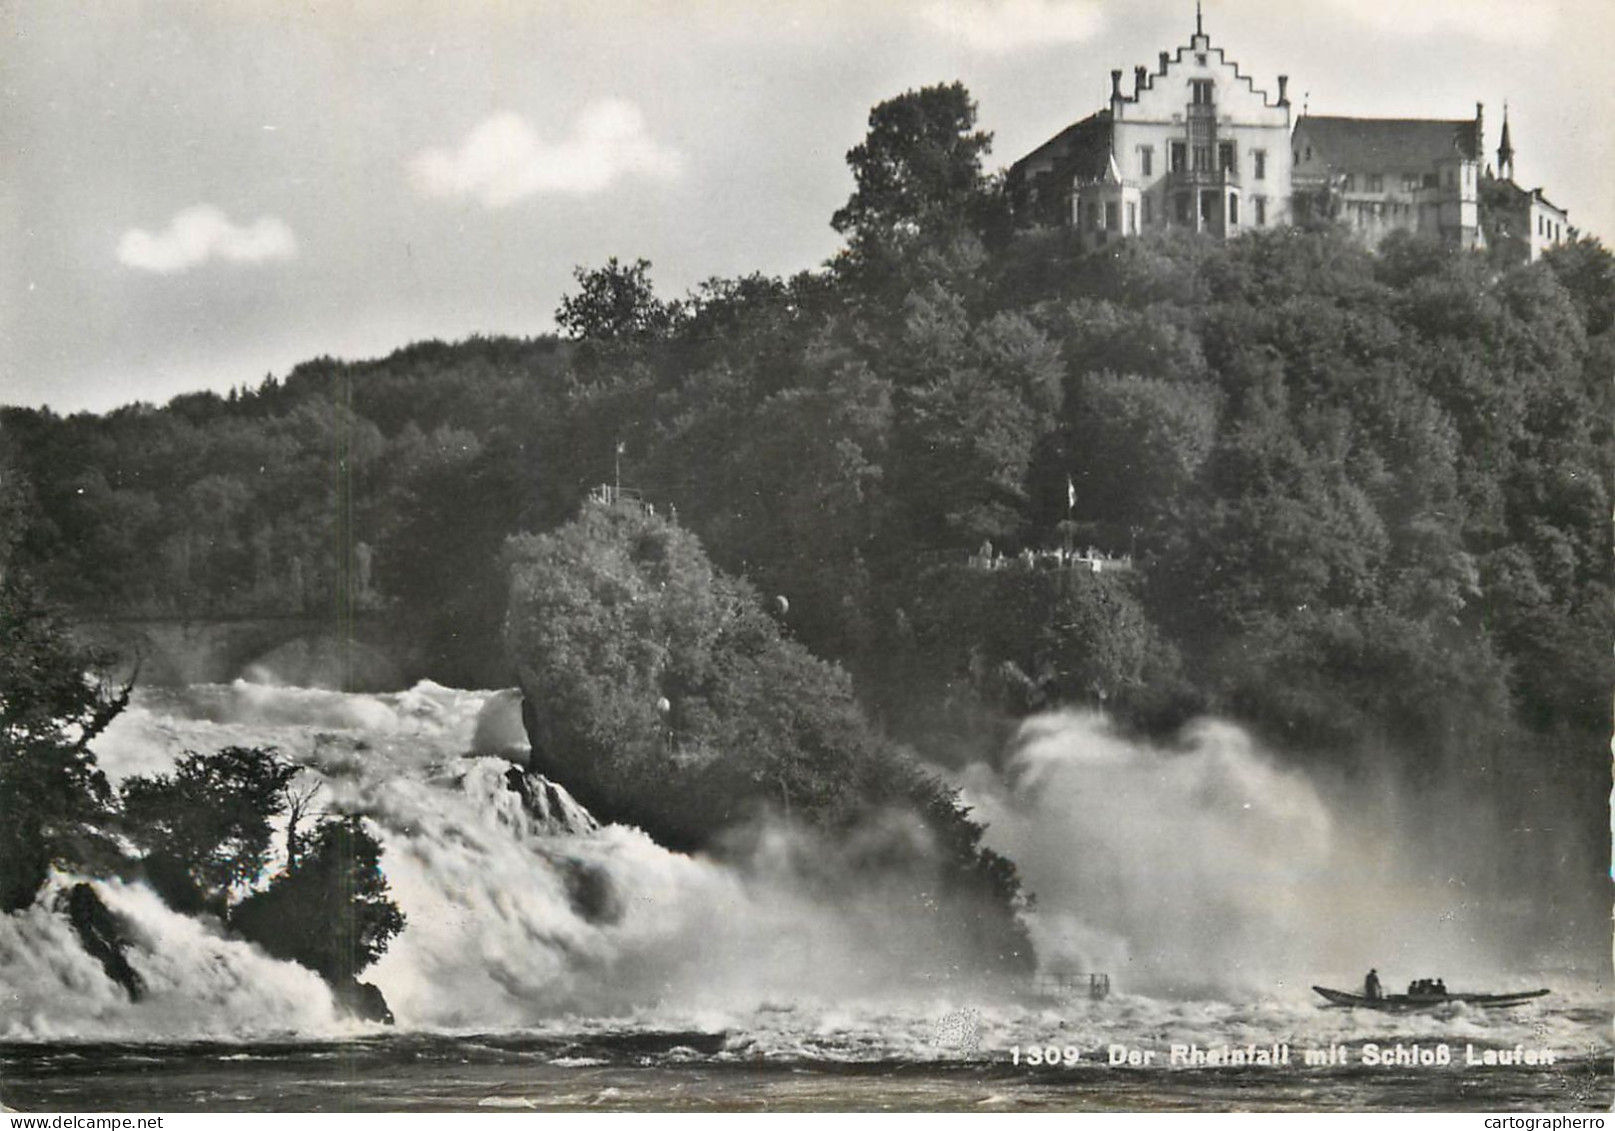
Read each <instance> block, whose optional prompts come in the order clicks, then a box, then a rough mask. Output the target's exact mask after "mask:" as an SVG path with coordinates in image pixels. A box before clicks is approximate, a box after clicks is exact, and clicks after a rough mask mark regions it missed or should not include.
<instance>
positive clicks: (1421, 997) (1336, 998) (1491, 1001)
mask: <svg viewBox="0 0 1615 1131" xmlns="http://www.w3.org/2000/svg"><path fill="white" fill-rule="evenodd" d="M1312 988H1313V990H1315V991H1316V992H1317V993H1320V994H1322V995H1323V996H1324V999H1325V1000H1326V1001H1328V1002H1329V1004H1330V1005H1342V1006H1345V1007H1347V1008H1348V1009H1380V1010H1384V1011H1386V1012H1389V1013H1407V1012H1409V1011H1411V1010H1415V1009H1434V1008H1436V1007H1437V1006H1441V1005H1446V1004H1447V1003H1448V1002H1454V1001H1461V1002H1463V1003H1464V1004H1465V1005H1478V1006H1482V1007H1484V1008H1486V1009H1502V1008H1504V1007H1506V1006H1510V1005H1520V1004H1523V1003H1524V1002H1528V1001H1530V1000H1531V999H1532V998H1539V997H1541V996H1543V995H1544V994H1546V993H1548V992H1549V991H1547V990H1522V991H1520V992H1519V993H1512V994H1471V993H1456V994H1455V993H1444V994H1432V993H1423V994H1386V995H1385V996H1384V997H1379V998H1371V997H1365V996H1364V995H1362V994H1353V993H1347V992H1346V991H1345V990H1331V989H1327V988H1325V987H1323V986H1313V987H1312Z"/></svg>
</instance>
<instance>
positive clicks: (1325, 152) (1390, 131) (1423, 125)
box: [1295, 115, 1480, 169]
mask: <svg viewBox="0 0 1615 1131" xmlns="http://www.w3.org/2000/svg"><path fill="white" fill-rule="evenodd" d="M1295 137H1296V140H1297V142H1300V140H1301V139H1302V138H1303V137H1304V138H1305V140H1306V144H1307V145H1310V146H1311V147H1312V151H1313V154H1314V158H1313V160H1315V161H1322V162H1323V163H1324V164H1326V165H1331V166H1333V167H1334V168H1336V169H1424V168H1428V167H1430V166H1431V165H1434V164H1435V163H1436V162H1437V161H1441V160H1444V159H1446V158H1450V157H1452V156H1453V154H1454V152H1456V153H1459V154H1461V155H1462V156H1464V157H1467V158H1469V159H1470V160H1471V161H1475V160H1479V158H1480V139H1479V137H1478V136H1477V134H1476V131H1475V122H1474V121H1473V120H1469V121H1459V122H1443V121H1432V120H1429V119H1424V118H1323V117H1314V116H1312V115H1306V116H1304V117H1302V118H1301V119H1300V120H1298V121H1297V122H1296V123H1295Z"/></svg>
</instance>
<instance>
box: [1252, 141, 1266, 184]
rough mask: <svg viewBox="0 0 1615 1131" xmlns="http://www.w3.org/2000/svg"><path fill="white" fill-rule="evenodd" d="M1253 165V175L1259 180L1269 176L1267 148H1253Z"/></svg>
mask: <svg viewBox="0 0 1615 1131" xmlns="http://www.w3.org/2000/svg"><path fill="white" fill-rule="evenodd" d="M1251 166H1252V168H1251V173H1252V175H1253V176H1255V178H1256V179H1257V180H1259V181H1260V180H1265V179H1266V178H1267V150H1265V149H1253V150H1251Z"/></svg>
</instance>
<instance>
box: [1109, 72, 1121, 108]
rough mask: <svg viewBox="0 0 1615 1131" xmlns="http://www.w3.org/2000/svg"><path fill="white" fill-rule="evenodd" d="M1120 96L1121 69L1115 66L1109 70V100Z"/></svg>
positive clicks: (1114, 99) (1113, 100)
mask: <svg viewBox="0 0 1615 1131" xmlns="http://www.w3.org/2000/svg"><path fill="white" fill-rule="evenodd" d="M1121 96H1122V71H1121V68H1120V67H1117V68H1116V69H1115V70H1114V71H1111V72H1110V100H1111V101H1112V102H1115V101H1116V100H1117V99H1118V98H1120V97H1121Z"/></svg>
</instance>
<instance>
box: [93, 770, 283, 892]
mask: <svg viewBox="0 0 1615 1131" xmlns="http://www.w3.org/2000/svg"><path fill="white" fill-rule="evenodd" d="M297 774H298V767H296V766H294V765H292V764H291V763H289V762H287V761H285V760H283V759H282V758H280V757H279V756H277V755H276V753H275V751H274V750H273V749H269V748H264V747H256V746H230V747H226V748H225V749H223V750H220V751H218V752H217V753H214V754H195V753H187V754H186V755H185V756H184V757H182V758H181V759H180V760H179V763H178V765H176V766H175V768H174V773H173V774H172V775H169V774H159V775H156V776H155V777H149V778H147V777H133V778H130V779H129V780H128V781H127V782H125V783H124V786H123V809H124V818H125V822H126V825H127V828H128V830H129V832H130V835H131V836H132V837H133V839H134V840H136V841H137V842H138V843H141V844H143V845H144V846H145V847H146V848H147V857H146V870H147V874H148V876H149V877H150V879H151V881H152V884H153V886H154V887H156V888H157V890H158V892H159V893H160V894H162V895H163V897H164V898H165V899H166V900H167V901H168V902H169V903H170V904H171V905H172V906H174V907H175V908H177V909H179V910H182V911H195V910H200V909H201V908H203V907H206V906H209V905H212V906H215V907H219V906H221V905H222V904H224V903H225V902H227V901H228V899H229V895H230V890H231V889H232V888H235V887H238V886H240V885H243V884H250V883H251V882H252V881H254V880H256V879H257V878H258V876H259V875H260V874H261V873H262V871H263V868H264V863H265V861H266V860H267V858H268V855H269V842H270V837H271V835H272V829H271V828H270V824H269V820H270V818H271V817H275V816H279V815H280V814H281V813H283V812H285V810H286V807H287V804H288V801H289V797H288V790H289V788H290V786H291V783H292V780H293V779H294V778H296V776H297Z"/></svg>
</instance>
